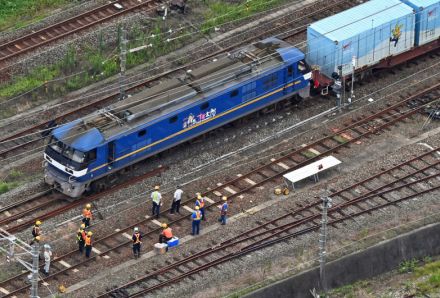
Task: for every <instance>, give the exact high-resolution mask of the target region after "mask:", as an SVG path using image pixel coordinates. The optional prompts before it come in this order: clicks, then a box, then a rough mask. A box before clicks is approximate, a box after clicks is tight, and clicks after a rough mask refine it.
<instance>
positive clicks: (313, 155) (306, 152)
mask: <svg viewBox="0 0 440 298" xmlns="http://www.w3.org/2000/svg"><path fill="white" fill-rule="evenodd" d="M301 154H302V155H304V156H305V157H307V158H313V157H315V156H317V155H318V154H316V153H313V152H312V151H309V150H308V149H306V150H303V151H301Z"/></svg>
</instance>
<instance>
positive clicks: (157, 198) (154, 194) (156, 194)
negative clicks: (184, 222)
mask: <svg viewBox="0 0 440 298" xmlns="http://www.w3.org/2000/svg"><path fill="white" fill-rule="evenodd" d="M153 202H155V203H156V204H159V203H160V196H159V192H158V191H154V192H153Z"/></svg>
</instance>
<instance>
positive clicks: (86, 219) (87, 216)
mask: <svg viewBox="0 0 440 298" xmlns="http://www.w3.org/2000/svg"><path fill="white" fill-rule="evenodd" d="M91 209H92V205H91V204H87V205H86V207H85V208H84V209H83V213H82V214H83V219H82V222H83V223H84V224H85V226H86V229H87V228H88V227H89V226H90V220H91V219H92V217H93V214H92V210H91Z"/></svg>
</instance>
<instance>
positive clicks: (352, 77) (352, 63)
mask: <svg viewBox="0 0 440 298" xmlns="http://www.w3.org/2000/svg"><path fill="white" fill-rule="evenodd" d="M351 66H352V67H353V68H352V71H351V91H350V97H349V98H348V99H347V104H348V105H351V103H352V102H353V100H354V72H355V70H356V56H353V57H352V58H351Z"/></svg>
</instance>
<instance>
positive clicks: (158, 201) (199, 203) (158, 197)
mask: <svg viewBox="0 0 440 298" xmlns="http://www.w3.org/2000/svg"><path fill="white" fill-rule="evenodd" d="M159 190H160V187H159V185H156V186H155V187H154V191H153V192H152V193H151V196H150V198H151V201H152V215H153V216H155V217H156V218H159V215H160V206H162V205H163V204H162V194H161V193H160V191H159ZM182 194H183V190H182V189H181V188H180V186H177V189H176V191H175V192H174V197H173V201H172V204H171V208H170V214H174V212H176V213H178V214H180V203H181V200H182ZM227 200H228V198H227V197H226V196H223V197H222V201H223V203H222V206H221V210H220V217H219V219H218V221H219V222H221V224H222V225H225V224H226V215H227V212H228V202H227ZM206 201H207V198H205V197H203V196H202V194H201V193H196V202H195V208H194V209H195V210H194V211H193V213H192V214H191V220H192V232H191V235H193V236H194V235H198V234H199V232H200V221H202V220H206V212H205V205H206ZM159 242H160V241H159Z"/></svg>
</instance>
